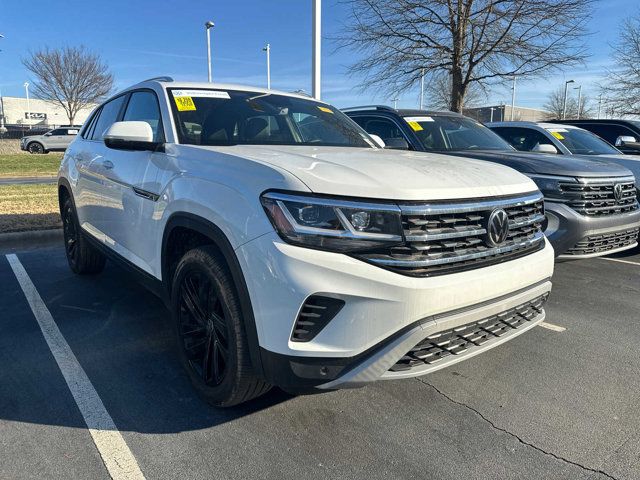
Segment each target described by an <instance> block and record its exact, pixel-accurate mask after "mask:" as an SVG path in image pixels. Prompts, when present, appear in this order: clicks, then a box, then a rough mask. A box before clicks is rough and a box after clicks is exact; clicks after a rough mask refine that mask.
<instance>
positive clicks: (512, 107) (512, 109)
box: [511, 75, 518, 122]
mask: <svg viewBox="0 0 640 480" xmlns="http://www.w3.org/2000/svg"><path fill="white" fill-rule="evenodd" d="M517 78H518V77H516V76H515V75H514V76H513V92H511V121H512V122H513V113H514V110H515V109H516V79H517Z"/></svg>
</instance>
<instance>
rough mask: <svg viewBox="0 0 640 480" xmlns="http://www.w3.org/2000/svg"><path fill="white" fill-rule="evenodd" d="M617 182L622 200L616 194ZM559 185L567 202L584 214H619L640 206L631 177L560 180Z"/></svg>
mask: <svg viewBox="0 0 640 480" xmlns="http://www.w3.org/2000/svg"><path fill="white" fill-rule="evenodd" d="M617 184H619V185H620V186H621V189H622V195H621V199H620V200H617V199H616V198H615V194H614V187H615V185H617ZM559 185H560V189H561V190H562V196H563V197H564V198H565V199H566V201H567V204H568V205H569V206H570V207H571V208H573V209H574V210H575V211H576V212H578V213H581V214H583V215H588V216H606V215H618V214H621V213H626V212H632V211H634V210H637V209H638V208H639V205H638V201H637V199H636V186H635V183H634V179H633V178H630V177H624V178H619V179H616V178H608V179H597V180H592V179H588V180H583V181H582V182H578V183H569V182H560V183H559Z"/></svg>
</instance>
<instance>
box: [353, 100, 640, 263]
mask: <svg viewBox="0 0 640 480" xmlns="http://www.w3.org/2000/svg"><path fill="white" fill-rule="evenodd" d="M344 112H345V113H346V114H347V115H349V116H350V117H351V118H352V119H353V120H355V121H356V122H357V123H358V124H359V125H360V126H362V127H363V128H364V129H365V130H366V131H367V132H369V133H370V134H374V135H376V136H379V137H380V138H381V139H382V140H383V142H384V143H387V144H388V145H389V146H390V147H393V148H402V149H412V150H417V151H424V152H433V153H445V154H450V155H456V156H464V157H469V158H476V159H480V160H487V161H490V162H496V163H500V164H502V165H506V166H508V167H511V168H514V169H516V170H518V171H519V172H521V173H524V174H525V175H527V176H529V177H530V178H531V179H532V180H533V181H534V182H536V184H537V185H538V188H540V190H541V191H542V193H543V194H544V197H545V209H546V218H547V221H546V224H545V230H544V233H545V235H546V236H547V238H548V239H549V240H550V241H551V244H552V245H553V248H554V251H555V253H556V255H558V257H559V258H560V259H565V260H567V259H570V260H576V259H580V258H589V257H597V256H602V255H608V254H611V253H615V252H621V251H623V250H628V249H631V248H633V247H635V246H636V245H637V242H638V230H639V227H640V209H639V207H638V202H637V199H636V188H635V183H634V181H635V180H634V177H633V174H632V173H631V172H630V171H629V170H628V169H626V168H625V167H623V166H621V165H616V164H615V163H612V162H608V161H598V160H594V157H583V156H579V155H572V156H567V157H558V156H557V155H545V154H535V153H529V152H518V151H516V150H515V149H514V148H513V147H512V146H510V145H508V144H507V143H506V142H505V141H504V140H503V139H502V138H500V137H499V136H498V135H496V134H495V133H493V132H492V131H491V130H489V129H488V128H486V127H484V126H483V125H481V124H479V123H478V122H476V121H475V120H472V119H471V118H468V117H464V116H462V115H460V114H458V113H453V112H430V111H421V110H395V109H392V108H389V107H385V106H371V107H354V108H350V109H345V110H344Z"/></svg>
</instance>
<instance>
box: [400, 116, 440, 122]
mask: <svg viewBox="0 0 640 480" xmlns="http://www.w3.org/2000/svg"><path fill="white" fill-rule="evenodd" d="M404 119H405V120H406V121H407V123H409V122H433V121H434V120H433V118H431V117H404Z"/></svg>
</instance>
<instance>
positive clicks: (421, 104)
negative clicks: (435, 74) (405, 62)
mask: <svg viewBox="0 0 640 480" xmlns="http://www.w3.org/2000/svg"><path fill="white" fill-rule="evenodd" d="M423 108H424V68H423V69H422V70H420V110H422V109H423Z"/></svg>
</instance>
